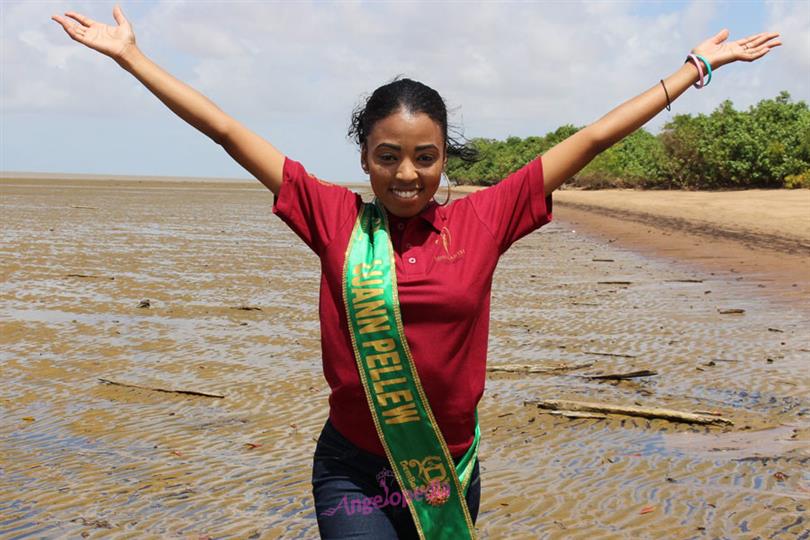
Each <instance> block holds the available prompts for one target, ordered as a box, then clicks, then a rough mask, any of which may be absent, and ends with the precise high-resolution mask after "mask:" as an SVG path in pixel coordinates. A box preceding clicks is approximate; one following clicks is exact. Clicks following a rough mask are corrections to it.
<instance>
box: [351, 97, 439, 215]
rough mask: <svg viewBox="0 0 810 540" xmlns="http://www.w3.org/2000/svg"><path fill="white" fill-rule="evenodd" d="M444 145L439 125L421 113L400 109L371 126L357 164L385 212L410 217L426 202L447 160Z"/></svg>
mask: <svg viewBox="0 0 810 540" xmlns="http://www.w3.org/2000/svg"><path fill="white" fill-rule="evenodd" d="M444 146H445V143H444V134H443V133H442V128H441V126H439V124H438V123H436V122H435V121H434V120H433V119H431V118H430V117H429V116H428V115H426V114H425V113H410V112H407V111H404V110H402V109H400V110H398V111H397V112H395V113H393V114H391V115H390V116H387V117H386V118H383V119H382V120H380V121H378V122H377V123H376V124H374V127H373V128H372V129H371V133H369V135H368V137H367V138H366V144H365V146H364V147H363V151H362V152H361V163H362V165H363V170H364V171H366V172H367V173H368V175H369V177H370V179H371V188H372V189H373V190H374V194H375V195H376V196H377V198H378V199H380V202H382V203H383V205H385V207H386V208H387V209H388V211H389V212H391V213H392V214H394V215H395V216H399V217H412V216H415V215H416V214H418V213H419V212H421V211H422V209H423V208H424V207H425V206H426V205H427V204H428V202H430V200H431V199H432V198H433V195H434V194H435V193H436V190H437V189H438V188H439V183H440V182H441V175H442V171H443V170H444V165H445V161H446V160H447V157H446V155H445V148H444Z"/></svg>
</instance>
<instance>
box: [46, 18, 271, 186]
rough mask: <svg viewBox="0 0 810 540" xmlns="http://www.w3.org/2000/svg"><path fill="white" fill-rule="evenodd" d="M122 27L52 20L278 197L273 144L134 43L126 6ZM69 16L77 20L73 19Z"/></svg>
mask: <svg viewBox="0 0 810 540" xmlns="http://www.w3.org/2000/svg"><path fill="white" fill-rule="evenodd" d="M113 17H114V18H115V21H116V22H117V23H118V25H117V26H108V25H106V24H103V23H99V22H96V21H94V20H92V19H90V18H88V17H85V16H83V15H80V14H78V13H75V12H72V11H69V12H67V13H65V17H61V16H58V15H55V16H54V17H53V20H55V21H56V22H58V23H59V24H61V25H62V27H63V28H64V29H65V32H67V34H68V35H69V36H70V37H71V38H73V39H74V40H75V41H78V42H79V43H82V44H84V45H86V46H87V47H90V48H91V49H94V50H96V51H98V52H100V53H102V54H105V55H107V56H109V57H110V58H112V59H113V60H115V61H116V62H117V63H118V64H119V65H120V66H121V67H122V68H124V69H125V70H127V71H129V72H130V73H132V75H133V76H135V78H137V79H138V80H139V81H141V83H143V85H144V86H146V88H148V89H149V91H150V92H152V93H153V94H154V95H155V96H156V97H157V98H158V99H159V100H160V101H162V102H163V103H164V104H165V105H166V106H167V107H169V109H171V110H172V111H174V113H175V114H177V115H178V116H179V117H180V118H182V119H183V120H185V121H186V122H188V123H189V124H191V125H192V126H194V127H195V128H197V129H198V130H200V131H201V132H203V133H204V134H206V135H207V136H208V137H210V138H211V139H212V140H213V141H214V142H216V143H217V144H219V145H221V146H222V147H223V148H224V149H225V151H226V152H228V154H230V155H231V157H233V158H234V159H235V160H236V161H237V162H238V163H239V164H240V165H241V166H242V167H244V168H245V169H246V170H247V171H248V172H250V173H251V174H252V175H253V176H255V177H256V178H257V179H258V180H259V181H260V182H261V183H262V184H264V185H265V186H267V188H268V189H270V191H272V192H273V193H274V194H277V193H278V190H279V188H280V187H281V181H282V169H283V167H284V155H283V154H282V153H281V152H279V151H278V150H276V148H274V147H273V145H271V144H270V143H268V142H267V141H265V140H264V139H262V138H261V137H259V136H258V135H256V134H255V133H253V132H252V131H250V130H249V129H247V128H246V127H245V126H243V125H242V124H240V123H239V122H237V121H236V120H234V119H233V118H232V117H230V116H229V115H227V114H225V113H224V112H223V111H222V110H221V109H220V108H219V107H217V106H216V105H215V104H214V103H213V102H212V101H211V100H209V99H208V98H206V97H205V96H204V95H202V94H200V93H199V92H197V91H196V90H194V89H193V88H192V87H190V86H188V85H187V84H185V83H184V82H182V81H180V80H178V79H176V78H175V77H173V76H172V75H171V74H170V73H168V72H167V71H165V70H163V69H162V68H161V67H160V66H158V65H157V64H155V63H154V62H152V61H151V60H150V59H149V58H147V57H146V56H145V55H144V54H143V53H142V52H141V51H140V49H138V47H137V45H136V44H135V33H134V32H133V30H132V26H131V25H130V24H129V21H127V20H126V18H125V17H124V14H123V13H122V12H121V8H119V7H118V6H117V5H116V6H115V8H114V9H113ZM68 18H70V19H73V21H76V23H78V24H75V23H74V22H73V21H71V20H68Z"/></svg>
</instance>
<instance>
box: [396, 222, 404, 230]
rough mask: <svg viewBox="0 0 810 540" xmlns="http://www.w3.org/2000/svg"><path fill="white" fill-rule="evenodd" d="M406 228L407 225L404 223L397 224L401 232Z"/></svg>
mask: <svg viewBox="0 0 810 540" xmlns="http://www.w3.org/2000/svg"><path fill="white" fill-rule="evenodd" d="M404 228H405V224H404V223H401V222H400V223H397V229H399V230H400V231H401V230H402V229H404Z"/></svg>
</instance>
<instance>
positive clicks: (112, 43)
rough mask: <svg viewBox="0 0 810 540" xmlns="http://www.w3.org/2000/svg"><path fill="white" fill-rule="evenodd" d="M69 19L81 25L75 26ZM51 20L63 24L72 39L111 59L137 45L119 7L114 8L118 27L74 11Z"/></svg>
mask: <svg viewBox="0 0 810 540" xmlns="http://www.w3.org/2000/svg"><path fill="white" fill-rule="evenodd" d="M68 17H69V18H70V19H73V21H76V22H78V23H79V24H75V23H74V22H73V21H71V20H69V19H68ZM51 18H52V19H53V20H54V21H56V22H58V23H59V24H61V25H62V28H64V29H65V32H67V34H68V35H69V36H70V37H71V38H73V39H74V40H76V41H78V42H79V43H82V44H83V45H87V46H88V47H90V48H91V49H95V50H97V51H98V52H100V53H102V54H106V55H107V56H109V57H111V58H118V57H120V56H121V55H122V54H123V53H124V52H125V51H126V50H127V49H128V48H129V47H131V46H133V45H135V33H134V32H133V31H132V26H131V25H130V24H129V21H127V20H126V18H125V17H124V14H123V12H122V11H121V8H120V7H118V6H117V5H116V6H115V7H114V8H113V18H115V22H117V23H118V25H117V26H109V25H106V24H104V23H100V22H96V21H94V20H92V19H90V18H89V17H85V16H84V15H81V14H79V13H76V12H74V11H68V12H67V13H65V17H62V16H60V15H54V16H53V17H51Z"/></svg>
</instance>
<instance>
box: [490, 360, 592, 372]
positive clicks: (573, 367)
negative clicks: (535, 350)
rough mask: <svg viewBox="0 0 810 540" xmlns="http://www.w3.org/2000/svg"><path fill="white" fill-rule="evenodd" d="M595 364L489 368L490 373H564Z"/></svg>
mask: <svg viewBox="0 0 810 540" xmlns="http://www.w3.org/2000/svg"><path fill="white" fill-rule="evenodd" d="M592 365H593V362H586V363H583V364H562V365H559V366H538V365H534V364H502V365H497V366H487V371H488V372H490V373H549V374H552V373H561V372H563V371H575V370H577V369H585V368H588V367H591V366H592Z"/></svg>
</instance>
